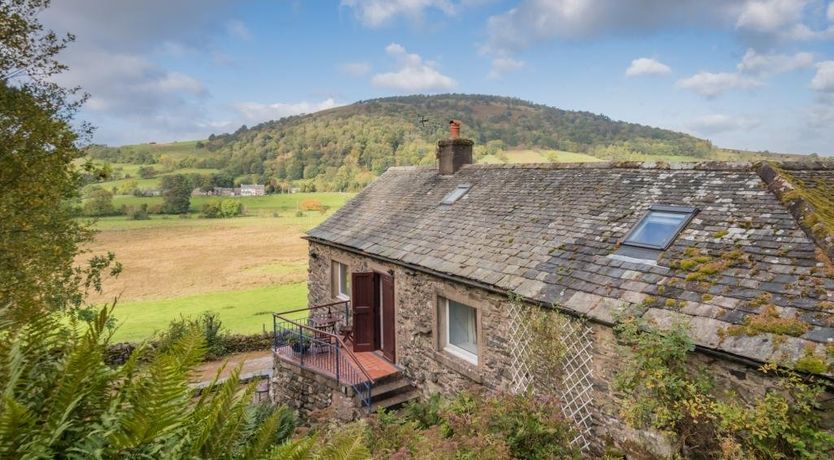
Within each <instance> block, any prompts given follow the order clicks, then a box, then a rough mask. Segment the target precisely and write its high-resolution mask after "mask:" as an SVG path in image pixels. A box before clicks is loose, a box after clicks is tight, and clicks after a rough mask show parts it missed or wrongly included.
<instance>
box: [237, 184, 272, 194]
mask: <svg viewBox="0 0 834 460" xmlns="http://www.w3.org/2000/svg"><path fill="white" fill-rule="evenodd" d="M264 195H266V187H264V186H263V185H259V184H240V196H264Z"/></svg>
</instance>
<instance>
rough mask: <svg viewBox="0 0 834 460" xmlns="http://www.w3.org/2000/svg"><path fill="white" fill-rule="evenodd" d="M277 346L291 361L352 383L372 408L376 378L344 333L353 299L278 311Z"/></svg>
mask: <svg viewBox="0 0 834 460" xmlns="http://www.w3.org/2000/svg"><path fill="white" fill-rule="evenodd" d="M272 322H273V334H274V335H273V349H274V351H275V353H277V354H278V355H279V356H281V357H282V358H284V359H285V360H287V361H290V362H293V363H295V364H298V365H299V366H300V367H302V368H308V369H311V370H314V371H316V372H318V373H320V374H324V375H327V376H329V377H332V378H334V379H335V380H336V383H337V384H339V385H349V386H350V387H352V388H353V391H354V392H355V393H356V394H357V395H358V396H359V398H360V400H361V401H362V405H363V407H365V408H366V409H370V406H371V387H372V386H373V383H374V380H373V379H372V378H371V376H370V375H369V374H368V371H367V370H366V369H365V368H364V367H363V366H362V363H360V362H359V360H358V359H357V358H356V355H355V354H354V353H353V351H352V350H351V349H350V347H349V346H348V345H347V344H345V340H344V339H343V338H342V337H341V336H340V334H339V333H340V332H341V331H347V330H350V327H351V326H352V322H353V315H352V314H351V311H350V302H349V301H346V300H345V301H338V302H333V303H329V304H325V305H317V306H312V307H308V308H299V309H297V310H291V311H287V312H283V313H274V314H273V315H272Z"/></svg>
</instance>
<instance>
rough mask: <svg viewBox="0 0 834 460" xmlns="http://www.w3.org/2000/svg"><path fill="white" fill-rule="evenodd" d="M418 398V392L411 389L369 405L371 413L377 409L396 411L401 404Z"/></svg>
mask: <svg viewBox="0 0 834 460" xmlns="http://www.w3.org/2000/svg"><path fill="white" fill-rule="evenodd" d="M419 397H420V390H418V389H416V388H413V387H412V389H411V390H409V391H407V392H404V393H397V394H395V395H393V396H391V397H389V398H385V399H382V400H379V401H376V402H373V403H371V412H372V413H373V412H375V411H376V410H377V409H378V408H380V407H381V408H383V409H386V410H391V409H396V408H398V407H400V406H402V405H403V404H405V403H407V402H409V401H413V400H415V399H418V398H419Z"/></svg>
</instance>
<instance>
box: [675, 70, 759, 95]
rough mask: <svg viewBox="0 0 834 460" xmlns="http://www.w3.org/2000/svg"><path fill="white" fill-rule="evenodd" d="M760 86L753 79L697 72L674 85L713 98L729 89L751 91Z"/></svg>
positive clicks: (726, 74)
mask: <svg viewBox="0 0 834 460" xmlns="http://www.w3.org/2000/svg"><path fill="white" fill-rule="evenodd" d="M761 84H762V83H761V82H760V81H758V80H755V79H753V78H750V77H746V76H743V75H739V74H736V73H727V72H719V73H712V72H699V73H697V74H695V75H693V76H691V77H689V78H684V79H682V80H678V82H677V83H676V85H677V86H678V88H681V89H687V90H690V91H694V92H696V93H698V94H700V95H701V96H705V97H715V96H718V95H720V94H722V93H724V92H725V91H728V90H731V89H752V88H755V87H758V86H761Z"/></svg>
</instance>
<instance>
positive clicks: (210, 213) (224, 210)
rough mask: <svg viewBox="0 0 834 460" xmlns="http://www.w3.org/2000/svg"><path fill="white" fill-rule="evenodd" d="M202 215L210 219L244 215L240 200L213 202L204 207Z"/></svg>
mask: <svg viewBox="0 0 834 460" xmlns="http://www.w3.org/2000/svg"><path fill="white" fill-rule="evenodd" d="M200 214H201V215H202V216H203V217H206V218H209V219H217V218H224V217H237V216H240V215H241V214H243V203H241V202H240V200H213V201H209V202H208V203H206V204H204V205H203V208H202V210H201V211H200Z"/></svg>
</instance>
